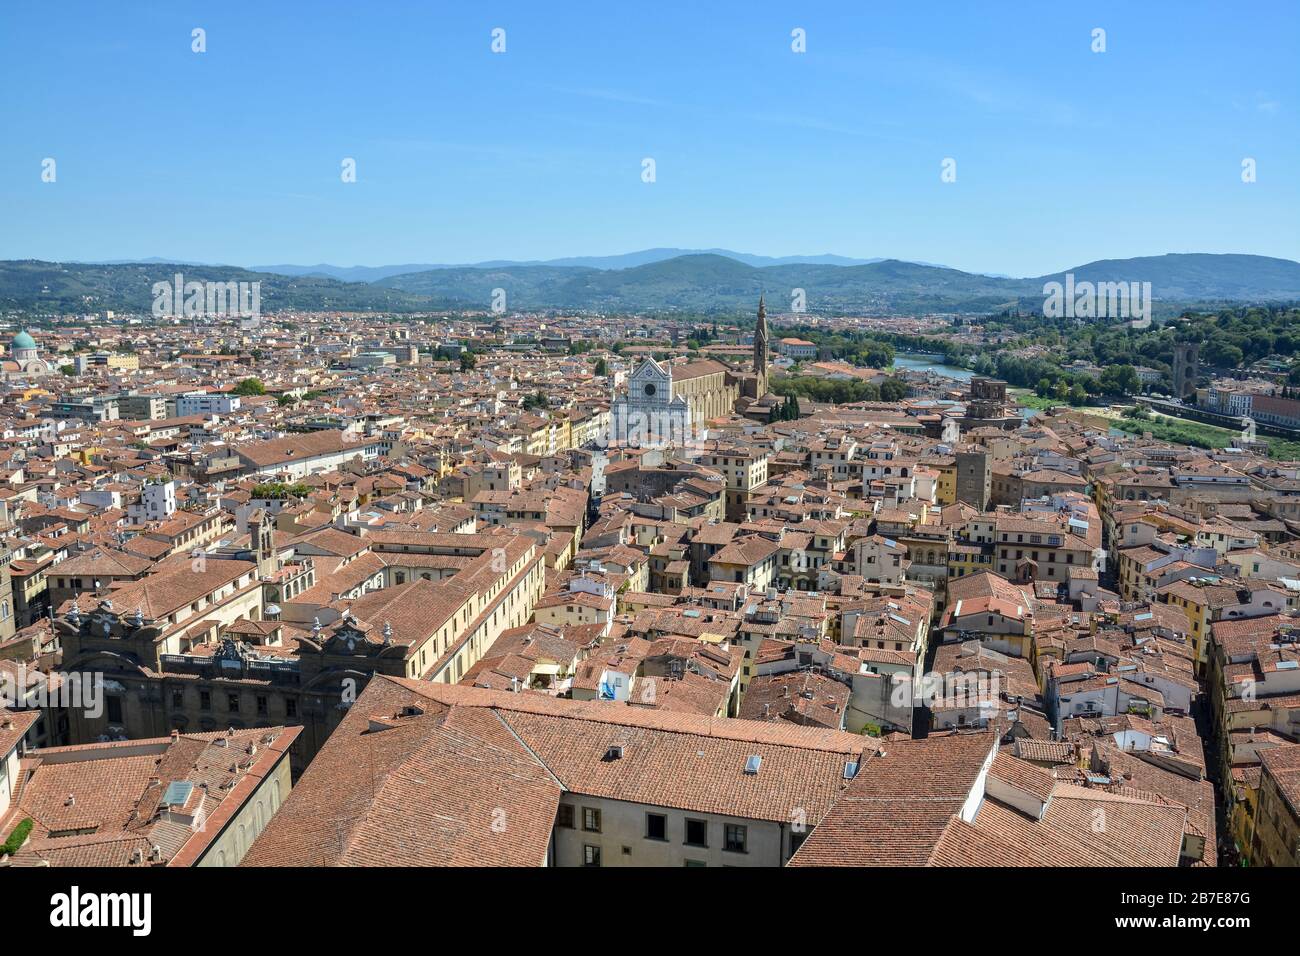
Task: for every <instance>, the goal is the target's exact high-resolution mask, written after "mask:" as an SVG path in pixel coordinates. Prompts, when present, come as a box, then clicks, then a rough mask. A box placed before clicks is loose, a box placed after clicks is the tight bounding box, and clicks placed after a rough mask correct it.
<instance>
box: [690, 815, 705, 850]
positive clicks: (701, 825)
mask: <svg viewBox="0 0 1300 956" xmlns="http://www.w3.org/2000/svg"><path fill="white" fill-rule="evenodd" d="M686 845H687V846H708V845H709V825H708V823H707V822H705V821H704V820H687V821H686Z"/></svg>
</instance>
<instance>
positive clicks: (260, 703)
mask: <svg viewBox="0 0 1300 956" xmlns="http://www.w3.org/2000/svg"><path fill="white" fill-rule="evenodd" d="M257 712H258V713H259V714H265V713H266V698H265V697H264V696H262V695H261V694H258V695H257Z"/></svg>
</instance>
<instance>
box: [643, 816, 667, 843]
mask: <svg viewBox="0 0 1300 956" xmlns="http://www.w3.org/2000/svg"><path fill="white" fill-rule="evenodd" d="M645 838H646V839H647V840H667V839H668V818H667V817H666V816H664V815H663V814H662V813H647V814H646V815H645Z"/></svg>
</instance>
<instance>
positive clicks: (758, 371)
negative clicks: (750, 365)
mask: <svg viewBox="0 0 1300 956" xmlns="http://www.w3.org/2000/svg"><path fill="white" fill-rule="evenodd" d="M754 375H755V376H756V377H757V378H758V395H757V396H756V397H758V398H762V397H763V395H765V394H767V306H766V304H764V302H763V296H762V295H761V294H760V295H759V297H758V321H757V322H756V323H755V324H754Z"/></svg>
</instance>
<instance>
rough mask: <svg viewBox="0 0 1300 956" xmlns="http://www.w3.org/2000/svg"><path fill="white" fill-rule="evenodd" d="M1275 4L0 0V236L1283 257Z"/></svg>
mask: <svg viewBox="0 0 1300 956" xmlns="http://www.w3.org/2000/svg"><path fill="white" fill-rule="evenodd" d="M809 7H812V8H814V10H813V12H806V10H807V8H809ZM1298 10H1300V3H1296V2H1294V0H1277V2H1252V3H1248V4H1230V3H1222V2H1220V3H1198V2H1186V0H1179V2H1170V3H1163V2H1153V0H1144V2H1141V3H1134V2H1127V0H1126V2H1121V3H1115V4H1104V3H1088V4H1071V3H1061V2H1023V3H995V2H990V0H981V2H977V3H967V2H962V3H956V2H953V3H945V2H917V0H908V2H882V0H854V2H852V3H817V4H809V3H806V2H799V3H795V2H791V3H765V2H761V0H746V2H743V3H735V4H722V3H700V2H698V0H697V2H689V3H688V2H682V3H676V2H662V0H655V2H643V3H635V2H624V0H619V2H616V3H615V2H608V0H607V2H602V3H574V2H565V3H554V4H552V3H540V2H536V0H533V2H530V3H518V4H492V3H479V2H474V3H469V2H466V3H461V4H451V3H438V2H432V0H420V2H411V3H386V2H381V0H368V2H350V3H334V2H330V0H316V2H312V3H310V4H307V3H293V2H288V0H259V2H256V3H246V2H242V0H222V2H215V0H213V2H207V3H184V2H167V3H153V2H149V3H146V2H140V0H134V2H133V0H114V2H96V3H76V2H72V3H68V2H64V3H59V4H57V5H52V4H19V3H17V2H7V3H4V4H3V5H2V6H0V83H3V89H4V91H5V92H4V96H3V101H2V102H0V258H39V259H78V260H97V259H126V258H144V257H149V256H162V257H167V258H176V259H185V260H191V261H204V262H222V263H231V264H237V265H250V264H255V263H261V264H266V263H317V262H329V263H333V264H337V265H353V264H367V265H378V264H384V263H416V262H472V261H476V260H482V259H494V258H508V259H545V258H554V257H559V256H570V255H595V254H611V253H619V252H628V251H632V250H634V249H641V248H646V247H650V246H681V247H711V246H721V247H727V248H731V249H736V250H739V251H744V252H754V253H760V254H766V255H792V254H816V253H822V252H835V253H839V254H841V255H848V256H861V257H871V256H890V257H898V258H904V259H917V260H924V261H929V262H939V263H944V264H947V265H951V266H956V267H958V268H963V269H969V270H973V271H987V272H1000V273H1009V274H1013V275H1038V274H1042V273H1046V272H1050V271H1054V270H1057V269H1062V268H1065V267H1068V266H1073V265H1078V264H1081V263H1084V262H1088V261H1091V260H1095V259H1103V258H1121V257H1128V256H1135V255H1154V254H1160V253H1165V252H1243V253H1258V254H1262V255H1271V256H1280V257H1284V258H1289V259H1300V186H1298V184H1300V122H1298V119H1300V117H1298V116H1297V106H1298V102H1297V101H1298V99H1300V13H1298V12H1297V11H1298ZM295 11H299V12H295ZM195 27H201V28H203V29H204V30H206V42H207V52H205V53H201V54H199V53H194V52H192V50H191V44H192V39H191V31H192V30H193V29H194V28H195ZM498 27H499V28H502V29H504V30H505V31H506V32H505V42H506V51H505V52H504V53H500V54H497V53H493V52H492V49H491V44H492V31H493V29H494V28H498ZM1098 27H1100V28H1103V29H1104V30H1105V31H1106V35H1105V42H1106V51H1105V52H1104V53H1094V52H1093V51H1092V49H1091V46H1092V44H1093V37H1092V31H1093V30H1094V28H1098ZM795 28H802V29H803V30H804V31H806V46H807V52H805V53H795V52H793V51H792V49H791V44H792V42H793V41H792V38H791V31H792V30H794V29H795ZM47 157H48V158H53V159H54V160H55V162H56V167H55V171H56V177H57V178H56V181H55V182H53V183H48V182H42V179H41V175H42V161H43V160H44V159H46V158H47ZM1247 157H1249V158H1253V159H1254V160H1255V161H1256V164H1257V166H1256V169H1257V182H1254V183H1252V184H1245V183H1243V182H1242V160H1243V159H1244V158H1247ZM345 158H352V159H355V161H356V172H357V181H356V182H355V183H344V182H342V181H341V178H340V172H341V163H342V161H343V160H344V159H345ZM645 158H652V159H653V160H654V161H655V176H656V181H655V182H653V183H646V182H643V181H642V168H643V167H642V163H643V160H644V159H645ZM946 158H952V159H954V160H955V161H956V182H951V183H945V182H942V181H941V176H940V173H941V164H942V163H943V161H944V160H945V159H946Z"/></svg>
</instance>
